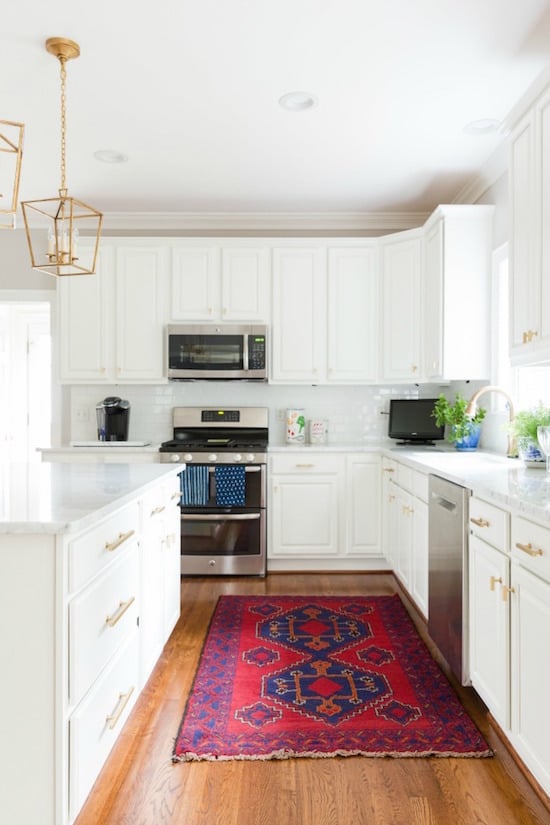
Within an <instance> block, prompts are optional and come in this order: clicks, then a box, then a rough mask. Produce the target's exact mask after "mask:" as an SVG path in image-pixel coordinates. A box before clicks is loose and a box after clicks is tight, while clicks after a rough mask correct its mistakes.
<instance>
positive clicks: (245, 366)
mask: <svg viewBox="0 0 550 825" xmlns="http://www.w3.org/2000/svg"><path fill="white" fill-rule="evenodd" d="M243 369H244V370H245V371H248V334H247V333H245V334H244V335H243Z"/></svg>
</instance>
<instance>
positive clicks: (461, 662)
mask: <svg viewBox="0 0 550 825" xmlns="http://www.w3.org/2000/svg"><path fill="white" fill-rule="evenodd" d="M429 493H430V504H429V601H428V617H429V618H428V633H429V634H430V636H431V638H432V640H433V641H434V642H435V644H436V645H437V647H438V649H439V651H440V653H441V654H442V655H443V657H444V658H445V660H446V662H447V664H448V665H449V667H450V669H451V671H452V672H453V673H454V675H455V676H456V677H457V679H458V680H459V681H460V683H461V684H463V685H467V684H469V682H470V679H469V676H470V674H469V667H468V530H467V526H468V498H469V491H468V490H467V489H465V488H464V487H461V486H460V485H458V484H453V483H452V482H450V481H447V480H446V479H444V478H440V477H439V476H435V475H430V479H429Z"/></svg>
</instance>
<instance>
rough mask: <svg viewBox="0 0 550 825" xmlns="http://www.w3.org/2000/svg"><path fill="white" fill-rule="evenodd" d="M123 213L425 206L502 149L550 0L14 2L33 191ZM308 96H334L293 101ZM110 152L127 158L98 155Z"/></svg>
mask: <svg viewBox="0 0 550 825" xmlns="http://www.w3.org/2000/svg"><path fill="white" fill-rule="evenodd" d="M52 36H63V37H69V38H71V39H73V40H76V41H77V42H78V43H79V44H80V47H81V56H80V57H79V58H78V59H77V60H73V61H71V62H70V63H68V65H67V76H68V80H67V83H68V89H67V122H68V135H67V144H68V149H67V155H68V160H67V182H68V186H69V193H70V194H72V195H74V196H75V197H78V198H80V199H82V200H84V201H86V202H88V203H90V204H92V205H93V206H95V207H96V208H98V209H101V210H103V211H104V212H106V213H113V212H140V213H152V212H164V213H170V212H177V213H180V212H202V213H204V212H230V213H234V212H319V213H323V212H332V213H334V212H340V211H354V212H367V213H371V212H383V211H384V212H397V211H419V212H428V211H430V210H431V209H432V208H433V207H434V206H435V205H436V204H437V203H445V202H449V201H451V200H452V199H453V198H454V196H455V195H456V194H457V192H458V191H459V190H460V189H461V188H462V187H463V186H464V185H466V184H467V183H468V181H469V180H471V178H472V176H473V175H474V174H475V172H476V170H478V169H479V168H480V167H481V166H482V165H483V164H484V163H485V161H486V160H487V158H489V157H490V156H491V155H492V153H493V152H494V151H495V150H496V149H497V148H498V146H499V144H500V143H501V142H502V140H503V136H502V134H500V133H499V132H497V133H493V134H491V135H484V136H477V137H474V136H471V135H468V134H466V133H465V132H464V131H463V127H464V126H465V125H466V124H467V123H468V122H470V121H473V120H477V119H480V118H496V119H498V120H499V121H502V120H503V119H505V118H506V116H507V115H508V113H509V111H510V110H511V108H512V107H513V106H514V104H515V103H516V101H517V100H518V99H519V98H520V97H521V96H522V95H523V93H524V92H525V90H526V89H527V88H528V87H529V85H530V84H531V83H532V82H533V81H534V80H535V78H537V76H538V75H539V74H540V73H541V72H542V71H543V69H544V68H545V67H546V66H547V65H548V64H549V63H550V0H155V2H153V3H148V4H144V3H140V2H138V3H136V2H135V0H50V2H48V0H46V2H45V0H17V2H12V3H10V4H9V10H8V9H6V10H4V13H3V15H2V27H1V31H0V118H4V119H10V120H20V121H23V122H24V123H25V124H26V131H25V154H24V158H23V172H22V181H21V190H20V197H21V199H28V198H42V197H48V196H52V197H53V196H54V195H55V194H56V193H57V189H58V187H59V163H60V161H59V158H60V146H59V144H60V141H59V132H60V125H59V64H58V63H57V61H56V60H55V58H54V57H52V56H51V55H49V54H48V53H47V52H46V50H45V48H44V41H45V40H46V38H47V37H52ZM297 89H298V90H306V91H309V92H312V93H313V94H315V95H316V96H317V98H318V101H319V102H318V106H317V107H316V108H315V109H312V110H310V111H306V112H299V113H290V112H287V111H284V110H283V109H282V108H281V107H280V106H279V105H278V102H277V101H278V99H279V97H280V96H281V95H282V94H284V93H285V92H288V91H292V90H297ZM98 149H112V150H117V151H120V152H122V153H124V154H125V155H127V156H128V162H127V163H125V164H122V165H113V164H104V163H99V162H98V161H97V160H95V159H94V157H93V153H94V152H95V151H96V150H98Z"/></svg>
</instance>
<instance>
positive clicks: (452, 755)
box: [172, 748, 494, 763]
mask: <svg viewBox="0 0 550 825" xmlns="http://www.w3.org/2000/svg"><path fill="white" fill-rule="evenodd" d="M335 756H342V757H348V756H368V757H371V758H382V757H384V758H386V757H388V758H390V759H413V758H415V759H418V758H424V759H428V758H435V759H439V758H443V759H487V758H489V757H492V756H494V751H492V750H491V749H490V748H488V749H487V750H485V751H467V752H465V753H456V751H455V752H453V751H441V752H434V751H431V750H427V751H390V752H388V751H365V750H352V751H346V750H335V751H330V752H327V753H319V752H318V751H300V752H297V753H295V752H293V751H287V750H277V751H270V752H269V753H265V754H235V755H233V754H228V755H225V754H215V753H204V754H198V753H184V754H180V755H175V754H174V755H173V756H172V762H174V763H176V762H230V761H232V760H237V761H241V762H244V761H251V762H253V761H268V760H272V759H301V758H306V759H332V758H333V757H335Z"/></svg>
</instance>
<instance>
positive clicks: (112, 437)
mask: <svg viewBox="0 0 550 825" xmlns="http://www.w3.org/2000/svg"><path fill="white" fill-rule="evenodd" d="M95 411H96V416H97V437H98V440H99V441H128V425H129V423H130V402H129V401H124V399H122V398H118V397H117V396H116V395H109V396H108V397H107V398H104V399H103V401H100V402H99V403H98V404H96V408H95Z"/></svg>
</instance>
